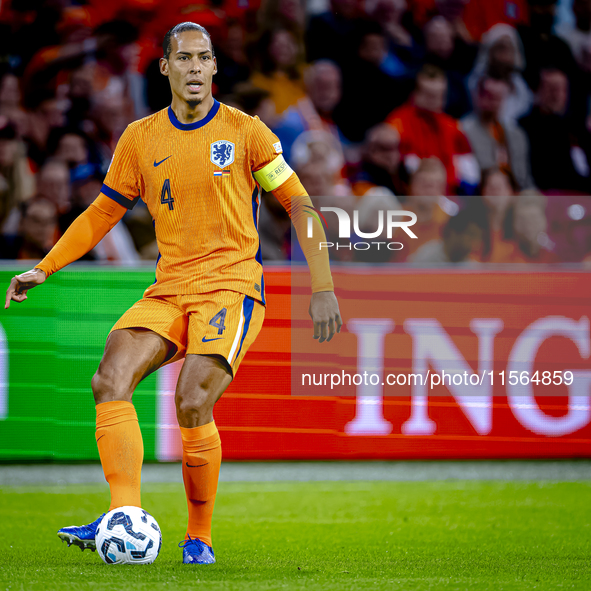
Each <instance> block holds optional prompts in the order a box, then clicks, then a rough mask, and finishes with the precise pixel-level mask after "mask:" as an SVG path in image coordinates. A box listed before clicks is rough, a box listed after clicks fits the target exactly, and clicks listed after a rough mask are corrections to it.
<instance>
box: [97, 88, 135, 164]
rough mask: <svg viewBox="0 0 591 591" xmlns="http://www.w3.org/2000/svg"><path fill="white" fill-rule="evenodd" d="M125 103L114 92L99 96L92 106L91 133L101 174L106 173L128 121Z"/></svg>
mask: <svg viewBox="0 0 591 591" xmlns="http://www.w3.org/2000/svg"><path fill="white" fill-rule="evenodd" d="M125 104H126V103H125V99H124V98H123V97H122V96H120V95H116V94H114V95H102V96H99V97H98V98H97V99H96V100H95V101H94V103H93V106H92V111H91V117H92V124H93V132H92V134H91V135H92V139H93V141H94V143H95V145H96V149H97V152H98V157H99V159H100V166H101V172H102V173H103V174H107V169H108V167H109V164H110V163H111V159H112V158H113V153H114V152H115V146H116V145H117V142H118V141H119V138H120V137H121V134H122V133H123V131H124V130H125V128H126V126H127V125H128V123H129V119H128V117H127V115H126V112H125Z"/></svg>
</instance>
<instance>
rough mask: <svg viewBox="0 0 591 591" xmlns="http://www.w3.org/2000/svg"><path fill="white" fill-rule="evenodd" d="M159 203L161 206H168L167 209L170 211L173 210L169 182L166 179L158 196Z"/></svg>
mask: <svg viewBox="0 0 591 591" xmlns="http://www.w3.org/2000/svg"><path fill="white" fill-rule="evenodd" d="M160 203H162V205H168V209H169V210H170V211H172V210H173V209H174V199H173V198H172V193H171V191H170V180H169V179H166V180H165V181H164V184H163V185H162V193H161V194H160Z"/></svg>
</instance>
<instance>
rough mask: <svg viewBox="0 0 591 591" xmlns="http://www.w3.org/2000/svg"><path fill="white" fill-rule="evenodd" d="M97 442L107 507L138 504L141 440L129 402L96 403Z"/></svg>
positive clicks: (132, 407) (140, 474)
mask: <svg viewBox="0 0 591 591" xmlns="http://www.w3.org/2000/svg"><path fill="white" fill-rule="evenodd" d="M96 444H97V445H98V450H99V455H100V457H101V464H102V465H103V472H104V473H105V479H106V480H107V482H108V483H109V486H110V487H111V506H110V507H109V511H110V510H111V509H116V508H117V507H124V506H126V505H132V506H134V507H141V506H142V503H141V498H140V483H141V477H142V461H143V459H144V443H143V441H142V434H141V431H140V426H139V423H138V420H137V414H136V412H135V408H134V406H133V404H132V403H131V402H125V401H123V400H114V401H112V402H103V403H101V404H97V405H96Z"/></svg>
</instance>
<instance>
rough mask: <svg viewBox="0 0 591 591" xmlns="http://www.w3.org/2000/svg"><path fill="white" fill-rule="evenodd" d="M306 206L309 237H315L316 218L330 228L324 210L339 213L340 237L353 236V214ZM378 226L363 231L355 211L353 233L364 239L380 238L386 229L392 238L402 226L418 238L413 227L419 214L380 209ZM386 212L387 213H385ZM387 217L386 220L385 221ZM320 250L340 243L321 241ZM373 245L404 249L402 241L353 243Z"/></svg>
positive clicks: (361, 246)
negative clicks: (368, 230) (373, 229)
mask: <svg viewBox="0 0 591 591" xmlns="http://www.w3.org/2000/svg"><path fill="white" fill-rule="evenodd" d="M304 207H306V213H308V214H309V217H308V238H313V237H314V220H316V221H317V222H318V223H319V224H320V225H321V226H322V225H323V224H322V222H324V226H325V228H327V229H328V223H327V222H326V218H325V217H324V216H323V215H322V213H321V212H323V211H330V212H333V213H335V214H336V215H337V219H338V237H339V238H347V239H349V238H351V233H352V232H351V216H350V215H349V214H348V213H347V212H346V211H345V210H344V209H341V208H340V207H321V208H320V210H318V209H315V208H313V207H310V206H304ZM377 213H378V227H377V230H375V231H374V232H363V231H362V230H360V228H359V212H358V211H357V210H354V211H353V233H354V234H355V235H356V236H358V237H359V238H363V239H372V238H380V237H382V236H383V234H384V229H385V230H386V236H387V238H388V240H391V239H392V235H393V232H394V229H395V228H400V229H401V230H403V231H404V232H405V233H406V234H407V235H408V236H409V238H413V239H418V236H417V235H416V234H415V233H414V232H413V231H412V230H411V227H412V226H414V225H415V224H416V223H417V216H416V214H415V213H414V212H412V211H403V210H387V211H385V212H384V211H383V210H379V211H378V212H377ZM384 214H385V215H384ZM384 219H385V221H384ZM321 220H322V221H321ZM318 244H319V250H322V249H323V248H335V246H336V248H337V250H338V248H339V244H338V243H337V244H336V245H335V243H334V242H319V243H318ZM372 245H374V246H376V247H377V249H378V250H379V249H380V246H381V245H385V246H386V248H388V249H389V250H402V248H403V244H402V243H401V242H385V241H375V242H359V241H358V242H355V243H354V244H353V248H354V249H355V250H369V249H370V248H371V247H372Z"/></svg>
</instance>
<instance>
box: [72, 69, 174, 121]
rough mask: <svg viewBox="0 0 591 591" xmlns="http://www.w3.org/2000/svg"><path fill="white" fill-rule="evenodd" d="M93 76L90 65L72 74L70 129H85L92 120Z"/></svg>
mask: <svg viewBox="0 0 591 591" xmlns="http://www.w3.org/2000/svg"><path fill="white" fill-rule="evenodd" d="M93 76H94V67H93V65H92V64H90V63H89V64H85V65H84V66H81V67H79V68H76V69H75V70H73V71H72V73H71V74H70V82H69V84H68V100H69V101H70V108H69V110H68V112H67V114H66V117H67V119H68V125H69V127H76V128H79V129H83V126H84V124H85V121H86V120H87V119H89V118H90V109H91V107H92V97H93ZM169 94H170V92H169Z"/></svg>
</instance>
